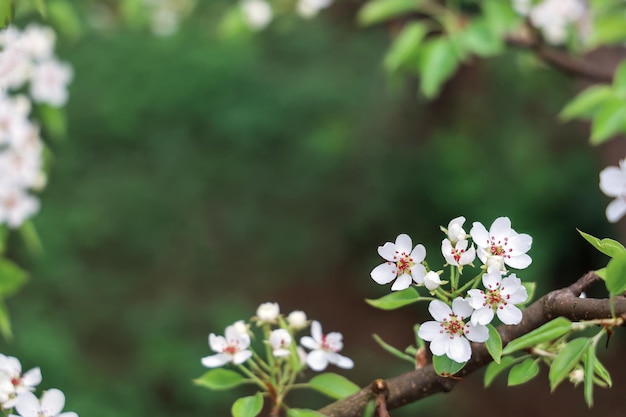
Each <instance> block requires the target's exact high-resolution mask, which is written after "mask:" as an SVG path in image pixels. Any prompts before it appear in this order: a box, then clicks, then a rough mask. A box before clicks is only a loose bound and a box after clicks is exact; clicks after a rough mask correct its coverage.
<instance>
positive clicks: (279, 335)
mask: <svg viewBox="0 0 626 417" xmlns="http://www.w3.org/2000/svg"><path fill="white" fill-rule="evenodd" d="M269 342H270V346H271V347H272V353H273V354H274V356H276V357H283V356H288V355H289V353H290V352H289V346H291V335H290V334H289V332H288V331H287V330H286V329H275V330H272V332H271V333H270V337H269Z"/></svg>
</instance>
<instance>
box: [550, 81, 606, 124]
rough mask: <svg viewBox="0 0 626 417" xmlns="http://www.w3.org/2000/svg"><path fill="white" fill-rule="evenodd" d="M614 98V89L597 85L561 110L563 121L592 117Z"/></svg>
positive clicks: (560, 116) (560, 114)
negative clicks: (606, 102)
mask: <svg viewBox="0 0 626 417" xmlns="http://www.w3.org/2000/svg"><path fill="white" fill-rule="evenodd" d="M613 96H614V92H613V89H612V88H611V87H609V86H608V85H595V86H593V87H589V88H588V89H586V90H584V91H583V92H581V93H580V94H578V95H577V96H576V97H574V98H573V99H572V100H570V102H569V103H567V105H566V106H565V108H563V110H561V113H559V118H560V119H561V120H571V119H574V118H576V117H591V116H593V114H594V113H595V112H596V111H597V110H598V109H599V108H600V106H601V105H602V104H603V103H604V102H605V101H607V100H609V99H610V98H612V97H613Z"/></svg>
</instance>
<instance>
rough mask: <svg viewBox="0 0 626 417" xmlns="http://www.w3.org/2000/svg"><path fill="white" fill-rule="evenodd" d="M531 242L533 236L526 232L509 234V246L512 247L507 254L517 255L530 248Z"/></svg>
mask: <svg viewBox="0 0 626 417" xmlns="http://www.w3.org/2000/svg"><path fill="white" fill-rule="evenodd" d="M532 244H533V238H532V237H531V236H530V235H527V234H526V233H522V234H518V235H516V236H511V237H510V238H509V246H510V247H511V249H513V250H512V251H511V252H510V253H509V254H510V255H511V256H515V255H518V254H520V253H526V252H528V251H529V250H530V247H531V246H532Z"/></svg>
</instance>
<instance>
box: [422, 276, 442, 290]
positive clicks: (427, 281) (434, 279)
mask: <svg viewBox="0 0 626 417" xmlns="http://www.w3.org/2000/svg"><path fill="white" fill-rule="evenodd" d="M441 284H442V282H441V278H439V274H438V273H436V272H435V271H429V272H428V273H427V274H426V275H424V285H425V286H426V288H428V291H434V290H436V289H437V288H438V287H439V286H440V285H441Z"/></svg>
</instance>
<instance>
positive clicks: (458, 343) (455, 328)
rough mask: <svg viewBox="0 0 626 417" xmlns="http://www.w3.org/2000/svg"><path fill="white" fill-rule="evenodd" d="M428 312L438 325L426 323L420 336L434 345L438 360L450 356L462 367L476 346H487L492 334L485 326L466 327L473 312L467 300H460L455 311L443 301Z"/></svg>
mask: <svg viewBox="0 0 626 417" xmlns="http://www.w3.org/2000/svg"><path fill="white" fill-rule="evenodd" d="M428 311H429V312H430V314H431V315H432V316H433V318H434V319H435V320H436V321H427V322H425V323H423V324H422V325H421V326H420V328H419V330H418V332H417V334H418V336H419V337H421V338H422V339H424V340H426V341H429V342H430V351H431V352H432V354H433V355H435V356H442V355H446V356H448V357H449V358H450V359H452V360H453V361H455V362H458V363H464V362H467V361H468V360H469V359H470V358H471V356H472V348H471V346H470V343H469V342H470V341H472V342H481V343H482V342H485V341H486V340H487V339H488V338H489V330H488V329H487V327H485V326H483V325H481V324H472V323H471V322H469V323H465V320H466V319H467V318H468V317H470V316H471V314H472V312H473V309H472V307H471V306H470V305H469V303H468V302H467V301H466V300H463V299H462V298H460V297H459V298H456V299H455V300H454V301H452V309H450V307H449V306H448V305H447V304H446V303H444V302H443V301H439V300H433V301H431V302H430V304H429V305H428Z"/></svg>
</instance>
